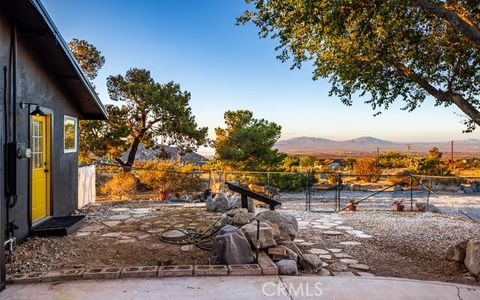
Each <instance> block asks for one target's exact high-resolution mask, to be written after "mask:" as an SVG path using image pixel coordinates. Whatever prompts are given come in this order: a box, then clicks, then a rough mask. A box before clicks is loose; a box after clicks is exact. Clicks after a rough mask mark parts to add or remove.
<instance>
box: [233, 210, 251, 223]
mask: <svg viewBox="0 0 480 300" xmlns="http://www.w3.org/2000/svg"><path fill="white" fill-rule="evenodd" d="M254 217H255V215H254V214H252V213H239V214H236V215H234V216H233V225H237V226H243V225H245V224H247V223H248V222H250V221H251V220H252V219H253V218H254Z"/></svg>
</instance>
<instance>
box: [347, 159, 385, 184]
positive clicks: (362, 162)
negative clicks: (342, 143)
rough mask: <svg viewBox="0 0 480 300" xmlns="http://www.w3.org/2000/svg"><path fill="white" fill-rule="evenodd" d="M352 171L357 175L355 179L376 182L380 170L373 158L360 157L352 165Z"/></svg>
mask: <svg viewBox="0 0 480 300" xmlns="http://www.w3.org/2000/svg"><path fill="white" fill-rule="evenodd" d="M353 172H354V173H355V175H357V180H359V181H364V182H377V181H378V179H379V176H378V175H380V174H381V173H382V170H381V169H380V167H379V166H378V164H377V162H376V161H375V159H372V158H360V159H358V160H357V161H356V162H355V165H354V166H353Z"/></svg>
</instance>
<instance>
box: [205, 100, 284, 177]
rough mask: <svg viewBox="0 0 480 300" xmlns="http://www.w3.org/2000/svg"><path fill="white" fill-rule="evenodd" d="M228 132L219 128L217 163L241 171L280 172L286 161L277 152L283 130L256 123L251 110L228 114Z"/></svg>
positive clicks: (216, 130) (226, 123)
mask: <svg viewBox="0 0 480 300" xmlns="http://www.w3.org/2000/svg"><path fill="white" fill-rule="evenodd" d="M224 119H225V125H226V128H220V127H217V128H215V133H216V140H215V142H214V147H215V159H216V161H217V162H219V163H220V164H221V165H222V166H224V167H230V168H234V169H237V170H268V169H272V168H276V167H277V166H278V164H279V163H280V162H281V161H282V160H283V158H284V157H285V156H284V155H283V154H280V153H278V150H276V149H273V146H274V145H275V143H276V142H277V140H278V139H279V138H280V134H281V131H282V128H281V127H280V126H279V125H277V124H275V123H273V122H268V121H266V120H264V119H260V120H259V119H255V118H253V114H252V112H251V111H248V110H237V111H227V112H225V114H224Z"/></svg>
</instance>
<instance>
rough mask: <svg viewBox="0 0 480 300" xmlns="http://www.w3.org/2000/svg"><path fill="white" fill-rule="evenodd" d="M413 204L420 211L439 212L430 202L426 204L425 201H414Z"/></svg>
mask: <svg viewBox="0 0 480 300" xmlns="http://www.w3.org/2000/svg"><path fill="white" fill-rule="evenodd" d="M415 206H416V207H417V209H418V211H421V212H432V213H436V214H439V213H441V211H440V209H439V208H438V207H436V206H435V205H433V204H430V203H429V204H428V205H427V203H423V202H417V203H415Z"/></svg>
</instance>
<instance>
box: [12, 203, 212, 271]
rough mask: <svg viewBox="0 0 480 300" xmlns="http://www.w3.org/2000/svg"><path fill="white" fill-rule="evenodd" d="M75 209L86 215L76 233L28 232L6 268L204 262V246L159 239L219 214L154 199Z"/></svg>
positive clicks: (200, 226) (207, 222)
mask: <svg viewBox="0 0 480 300" xmlns="http://www.w3.org/2000/svg"><path fill="white" fill-rule="evenodd" d="M145 209H147V210H148V213H146V214H145V213H144V212H145V211H144V210H145ZM78 213H81V214H86V215H87V220H86V221H85V224H84V225H83V226H82V227H81V228H80V229H79V231H78V232H77V233H74V234H72V235H69V236H66V237H32V238H28V239H27V240H26V241H25V242H24V243H22V244H20V245H18V246H17V247H16V249H15V254H14V255H13V257H12V258H11V259H10V261H9V262H8V263H7V271H8V272H9V273H12V274H13V273H26V272H36V271H50V270H56V269H66V268H90V267H105V266H138V265H144V266H150V265H182V264H208V257H209V252H208V251H205V250H201V249H199V248H197V247H194V246H193V247H188V246H187V247H184V248H183V250H182V246H181V245H175V244H170V243H165V242H162V241H161V240H160V237H159V236H160V234H161V232H163V231H164V230H166V229H169V228H177V227H178V228H192V229H196V230H197V231H199V232H202V231H204V230H207V229H208V228H209V227H210V226H211V225H212V224H213V223H214V222H215V221H216V220H217V219H218V218H219V216H220V215H219V214H215V213H208V212H207V211H206V210H205V208H204V207H203V208H199V209H197V208H183V207H181V206H178V207H165V206H164V205H161V204H159V203H154V202H147V203H142V202H136V203H120V202H110V203H105V202H103V203H100V204H99V205H93V206H90V207H88V208H86V209H84V210H81V211H79V212H78ZM115 223H118V224H115ZM109 225H110V226H111V227H110V226H109ZM112 225H113V226H112ZM105 234H107V236H105ZM109 234H110V235H112V234H113V236H111V237H109V236H108V235H109ZM116 235H118V236H116Z"/></svg>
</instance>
